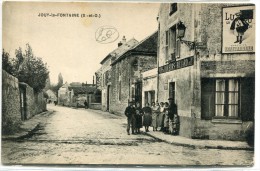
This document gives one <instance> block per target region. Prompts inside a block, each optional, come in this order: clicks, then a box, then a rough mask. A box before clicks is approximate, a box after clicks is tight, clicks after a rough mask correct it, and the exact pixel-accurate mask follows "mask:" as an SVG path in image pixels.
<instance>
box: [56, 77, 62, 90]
mask: <svg viewBox="0 0 260 171" xmlns="http://www.w3.org/2000/svg"><path fill="white" fill-rule="evenodd" d="M62 85H63V77H62V75H61V73H59V76H58V84H57V86H58V89H59V88H60V87H61V86H62Z"/></svg>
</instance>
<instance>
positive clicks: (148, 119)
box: [143, 103, 152, 132]
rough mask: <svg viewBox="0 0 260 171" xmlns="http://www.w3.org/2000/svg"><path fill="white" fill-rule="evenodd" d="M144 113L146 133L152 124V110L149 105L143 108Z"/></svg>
mask: <svg viewBox="0 0 260 171" xmlns="http://www.w3.org/2000/svg"><path fill="white" fill-rule="evenodd" d="M143 112H144V118H143V125H144V128H145V132H149V126H151V124H152V109H151V108H150V107H149V103H146V104H145V107H143Z"/></svg>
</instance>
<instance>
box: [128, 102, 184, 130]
mask: <svg viewBox="0 0 260 171" xmlns="http://www.w3.org/2000/svg"><path fill="white" fill-rule="evenodd" d="M168 100H169V103H168V102H165V103H164V102H161V103H158V102H157V103H155V102H153V103H152V104H151V106H150V104H149V103H146V104H145V107H143V108H141V106H140V103H138V102H137V103H136V105H135V103H134V102H129V106H128V107H127V108H126V109H125V115H126V117H127V134H128V135H130V128H131V130H132V134H140V128H142V127H143V126H144V128H145V132H149V127H150V126H151V127H153V131H162V132H164V133H165V134H173V135H178V134H179V129H180V120H179V116H178V114H177V111H178V110H177V105H176V104H175V103H174V100H173V99H172V98H169V99H168Z"/></svg>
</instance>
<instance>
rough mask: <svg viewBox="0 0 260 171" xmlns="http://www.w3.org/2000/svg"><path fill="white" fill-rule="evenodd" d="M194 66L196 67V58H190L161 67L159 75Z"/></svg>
mask: <svg viewBox="0 0 260 171" xmlns="http://www.w3.org/2000/svg"><path fill="white" fill-rule="evenodd" d="M192 65H194V57H193V56H190V57H187V58H184V59H181V60H178V61H174V62H171V63H169V64H166V65H163V66H161V67H159V71H158V72H159V74H162V73H165V72H169V71H173V70H177V69H181V68H185V67H189V66H192Z"/></svg>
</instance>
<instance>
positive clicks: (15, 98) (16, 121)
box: [2, 70, 21, 134]
mask: <svg viewBox="0 0 260 171" xmlns="http://www.w3.org/2000/svg"><path fill="white" fill-rule="evenodd" d="M20 123H21V108H20V92H19V85H18V79H17V78H15V77H13V76H11V75H10V74H8V73H7V72H6V71H4V70H2V133H3V134H10V133H12V132H14V131H16V130H17V129H18V128H19V125H20Z"/></svg>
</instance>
